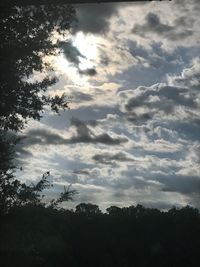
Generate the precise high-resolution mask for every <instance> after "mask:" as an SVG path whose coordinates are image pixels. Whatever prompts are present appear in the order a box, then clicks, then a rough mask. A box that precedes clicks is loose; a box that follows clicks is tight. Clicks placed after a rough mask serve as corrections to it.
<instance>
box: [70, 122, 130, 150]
mask: <svg viewBox="0 0 200 267" xmlns="http://www.w3.org/2000/svg"><path fill="white" fill-rule="evenodd" d="M71 125H72V126H75V127H76V133H77V134H76V135H75V136H73V137H71V138H70V140H68V142H69V143H102V144H105V145H119V144H121V143H124V142H126V141H128V140H127V139H125V138H113V137H111V136H110V135H109V134H107V133H102V134H96V133H94V131H93V130H92V129H91V128H90V127H88V126H93V127H95V126H96V122H94V121H88V122H84V121H80V120H78V119H72V120H71Z"/></svg>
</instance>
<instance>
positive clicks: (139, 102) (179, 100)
mask: <svg viewBox="0 0 200 267" xmlns="http://www.w3.org/2000/svg"><path fill="white" fill-rule="evenodd" d="M119 96H120V97H121V99H122V102H123V105H122V106H123V108H124V110H125V115H126V116H127V119H128V120H129V121H132V122H135V123H144V122H145V121H147V120H150V119H152V118H159V117H160V118H161V117H162V116H163V115H174V116H175V115H176V113H177V108H180V107H181V108H182V110H183V111H182V114H183V115H184V116H186V117H187V118H188V119H189V120H190V121H191V120H193V119H195V116H196V115H195V113H194V111H195V112H197V111H198V110H199V105H198V103H197V101H196V100H197V99H198V92H197V91H196V90H191V88H187V87H184V88H182V87H179V86H169V85H166V84H157V85H153V86H151V87H145V86H143V87H142V86H141V87H138V88H137V89H134V90H127V91H123V92H120V93H119ZM138 108H142V109H143V111H140V112H139V113H138V112H137V109H138ZM188 110H190V112H188ZM180 116H181V115H180Z"/></svg>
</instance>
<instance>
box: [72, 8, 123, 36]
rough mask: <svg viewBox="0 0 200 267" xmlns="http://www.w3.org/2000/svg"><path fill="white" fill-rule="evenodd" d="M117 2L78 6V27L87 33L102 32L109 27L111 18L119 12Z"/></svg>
mask: <svg viewBox="0 0 200 267" xmlns="http://www.w3.org/2000/svg"><path fill="white" fill-rule="evenodd" d="M117 7H118V5H117V4H116V3H114V4H113V3H109V4H88V5H87V4H85V5H79V6H77V16H78V22H79V23H78V29H77V30H81V31H83V32H85V33H93V34H102V33H105V32H107V31H108V29H109V20H110V18H111V16H112V15H114V14H117Z"/></svg>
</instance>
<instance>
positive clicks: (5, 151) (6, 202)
mask: <svg viewBox="0 0 200 267" xmlns="http://www.w3.org/2000/svg"><path fill="white" fill-rule="evenodd" d="M8 2H9V1H8ZM36 2H37V1H36ZM10 3H11V1H10ZM12 3H14V2H13V1H12ZM15 4H17V1H15ZM74 20H75V10H74V8H73V7H72V6H71V5H62V6H59V5H55V4H48V5H38V2H37V5H35V6H34V5H27V4H26V5H24V6H20V7H19V6H16V5H14V4H11V5H1V9H0V40H1V43H0V63H1V64H0V214H5V213H7V212H8V211H9V210H10V209H11V208H12V207H16V206H23V205H25V204H27V203H31V204H34V205H36V204H37V205H38V204H41V195H40V192H41V191H42V190H43V189H44V188H46V187H47V186H48V181H47V179H46V178H47V176H48V175H43V177H42V179H41V180H40V181H39V182H38V183H37V184H36V185H33V184H32V185H29V186H28V185H26V184H24V183H21V182H20V181H19V180H17V179H15V176H14V173H15V169H16V166H15V164H14V162H13V159H14V156H15V145H16V143H17V142H18V141H19V139H18V138H17V137H16V135H13V134H12V132H11V131H16V132H18V131H19V130H21V129H23V128H24V126H25V123H26V122H27V121H28V119H36V120H39V119H40V118H41V116H42V113H43V112H44V109H45V107H46V106H49V107H50V108H51V109H52V110H53V111H55V112H59V109H60V108H63V109H66V108H67V107H68V101H67V99H66V96H65V95H62V96H61V97H60V96H55V97H52V96H50V95H49V94H48V88H49V87H50V86H52V85H53V84H55V82H56V78H55V77H53V76H52V67H51V66H50V64H48V63H47V62H46V61H44V57H47V56H51V55H55V54H57V53H59V47H60V45H59V41H58V40H52V34H53V32H54V33H55V32H58V33H59V34H60V35H63V36H65V35H66V34H67V33H69V31H70V30H71V25H72V23H73V21H74ZM54 39H55V38H54ZM34 73H38V74H43V75H42V77H43V78H40V79H38V80H36V79H33V74H34ZM73 194H74V192H73V190H67V191H65V192H63V193H62V194H61V196H60V198H59V199H57V200H53V201H52V202H51V205H53V206H57V205H58V204H59V203H61V202H62V201H66V200H68V199H69V198H71V196H72V195H73Z"/></svg>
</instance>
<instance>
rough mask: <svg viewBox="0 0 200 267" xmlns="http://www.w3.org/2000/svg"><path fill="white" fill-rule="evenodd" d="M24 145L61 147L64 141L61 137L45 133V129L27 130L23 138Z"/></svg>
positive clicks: (48, 132)
mask: <svg viewBox="0 0 200 267" xmlns="http://www.w3.org/2000/svg"><path fill="white" fill-rule="evenodd" d="M23 140H24V142H22V143H24V145H25V146H31V145H36V144H40V145H62V144H66V139H64V138H63V137H61V136H60V135H58V134H55V133H52V132H50V131H47V130H46V129H35V130H34V129H32V130H29V131H28V132H27V134H26V136H24V139H23Z"/></svg>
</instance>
